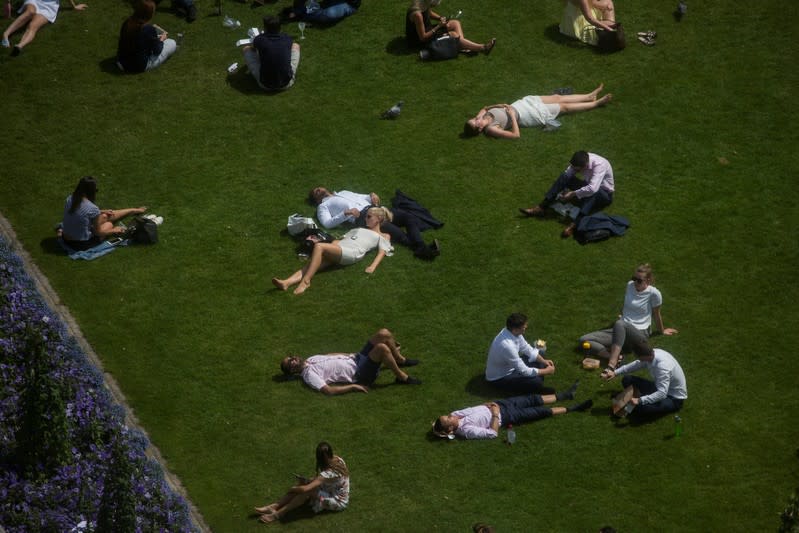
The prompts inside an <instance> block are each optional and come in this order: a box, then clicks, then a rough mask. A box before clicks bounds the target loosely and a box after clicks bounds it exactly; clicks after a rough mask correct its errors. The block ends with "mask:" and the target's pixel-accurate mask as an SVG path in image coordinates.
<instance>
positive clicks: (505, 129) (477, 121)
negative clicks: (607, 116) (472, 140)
mask: <svg viewBox="0 0 799 533" xmlns="http://www.w3.org/2000/svg"><path fill="white" fill-rule="evenodd" d="M604 87H605V86H604V85H603V84H599V87H597V88H596V89H594V90H593V91H591V92H590V93H588V94H569V95H560V94H551V95H547V96H532V95H531V96H525V97H524V98H522V99H520V100H516V101H515V102H513V103H512V104H510V105H508V104H496V105H491V106H487V107H484V108H483V109H481V110H480V112H479V113H477V115H475V117H474V118H470V119H469V120H467V121H466V124H464V125H463V135H464V136H465V137H474V136H475V135H478V134H480V133H481V132H482V133H485V134H486V136H488V137H497V138H500V139H518V138H519V137H520V136H521V133H520V131H519V128H535V127H544V126H546V125H547V124H550V125H551V124H552V123H553V121H555V118H556V117H557V116H558V115H560V114H563V113H577V112H579V111H588V110H590V109H595V108H597V107H601V106H603V105H605V104H607V103H608V102H610V101H611V99H612V98H613V95H612V94H610V93H608V94H606V95H605V96H602V97H599V93H600V92H602V89H603V88H604ZM598 97H599V98H598ZM555 123H556V122H555Z"/></svg>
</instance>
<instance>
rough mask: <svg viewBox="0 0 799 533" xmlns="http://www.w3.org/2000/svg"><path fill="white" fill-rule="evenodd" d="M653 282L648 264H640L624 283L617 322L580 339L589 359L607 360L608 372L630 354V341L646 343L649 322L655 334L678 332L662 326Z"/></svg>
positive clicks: (658, 297)
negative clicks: (624, 353) (585, 345)
mask: <svg viewBox="0 0 799 533" xmlns="http://www.w3.org/2000/svg"><path fill="white" fill-rule="evenodd" d="M654 281H655V279H654V277H653V275H652V267H651V266H650V265H649V264H648V263H644V264H640V265H638V266H637V267H636V269H635V272H633V277H632V279H631V280H630V281H628V282H627V288H626V290H625V291H624V304H623V306H622V310H621V315H619V318H618V319H617V320H616V321H615V322H614V323H613V324H612V325H611V326H610V327H609V328H606V329H600V330H598V331H592V332H591V333H586V334H585V335H583V336H582V337H580V340H579V342H580V345H581V346H582V345H583V344H584V343H586V342H587V343H588V345H589V352H590V354H591V355H596V356H598V357H602V358H604V359H609V361H608V368H609V369H611V370H615V369H616V364H617V363H618V362H619V360H620V357H621V353H622V350H624V351H625V352H629V351H630V347H631V346H632V341H633V339H635V338H637V337H641V338H644V339H648V338H649V336H650V335H651V334H650V328H651V326H652V321H653V320H654V322H655V327H656V328H657V331H658V332H660V333H662V334H663V335H675V334H676V333H677V330H676V329H674V328H667V327H664V326H663V317H662V316H661V315H660V308H661V306H662V305H663V296H661V294H660V291H659V290H657V289H656V288H655V286H654V285H653V283H654Z"/></svg>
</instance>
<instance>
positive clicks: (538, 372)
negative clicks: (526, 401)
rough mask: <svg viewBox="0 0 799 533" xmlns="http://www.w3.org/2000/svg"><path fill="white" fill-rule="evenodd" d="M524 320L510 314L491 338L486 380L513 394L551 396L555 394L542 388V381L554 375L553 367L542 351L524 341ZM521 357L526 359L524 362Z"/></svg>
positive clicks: (516, 314) (525, 327) (525, 318)
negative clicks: (547, 376)
mask: <svg viewBox="0 0 799 533" xmlns="http://www.w3.org/2000/svg"><path fill="white" fill-rule="evenodd" d="M525 331H527V317H526V316H525V315H523V314H522V313H513V314H512V315H510V316H509V317H508V318H507V320H506V321H505V327H504V328H503V329H502V331H500V332H499V334H498V335H497V336H496V337H495V338H494V340H493V342H492V343H491V347H490V348H489V349H488V359H487V360H486V374H485V376H486V380H487V381H488V382H489V383H490V384H492V385H494V386H496V387H499V388H501V389H504V390H506V391H508V392H511V393H514V394H523V393H530V392H537V393H540V394H552V393H554V390H553V389H551V388H548V387H545V386H544V378H543V376H546V375H548V374H554V373H555V363H553V362H552V361H551V360H550V359H545V358H544V356H543V351H539V349H538V348H534V347H533V346H530V343H528V342H527V340H526V339H525V338H524V335H523V334H524V332H525ZM522 357H524V358H526V359H527V361H526V362H525V361H524V360H523V359H522Z"/></svg>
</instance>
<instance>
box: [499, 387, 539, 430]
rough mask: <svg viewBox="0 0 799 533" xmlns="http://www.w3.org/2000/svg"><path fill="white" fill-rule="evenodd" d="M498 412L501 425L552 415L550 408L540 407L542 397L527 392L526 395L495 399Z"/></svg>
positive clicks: (530, 420)
mask: <svg viewBox="0 0 799 533" xmlns="http://www.w3.org/2000/svg"><path fill="white" fill-rule="evenodd" d="M496 403H497V405H499V414H500V417H501V418H502V425H503V426H507V425H508V424H521V423H523V422H532V421H533V420H541V419H542V418H548V417H550V416H552V409H550V408H549V407H541V406H542V405H544V399H543V398H541V396H539V395H538V394H528V395H526V396H511V397H510V398H505V399H502V400H497V402H496Z"/></svg>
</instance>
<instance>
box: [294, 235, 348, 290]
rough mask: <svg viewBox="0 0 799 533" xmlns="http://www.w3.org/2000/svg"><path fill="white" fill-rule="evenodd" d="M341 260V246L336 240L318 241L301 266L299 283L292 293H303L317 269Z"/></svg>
mask: <svg viewBox="0 0 799 533" xmlns="http://www.w3.org/2000/svg"><path fill="white" fill-rule="evenodd" d="M340 262H341V246H339V245H338V243H337V242H331V243H323V242H318V243H316V244H315V245H314V247H313V253H312V254H311V259H310V260H309V261H308V264H307V265H306V266H305V268H303V271H304V273H303V276H302V279H301V280H300V282H299V285H298V286H297V288H296V289H294V294H302V293H304V292H305V291H306V290H307V289H308V287H310V286H311V279H313V277H314V275H316V273H317V272H318V271H319V270H322V269H324V268H326V267H328V266H330V265H333V264H337V263H340Z"/></svg>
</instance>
